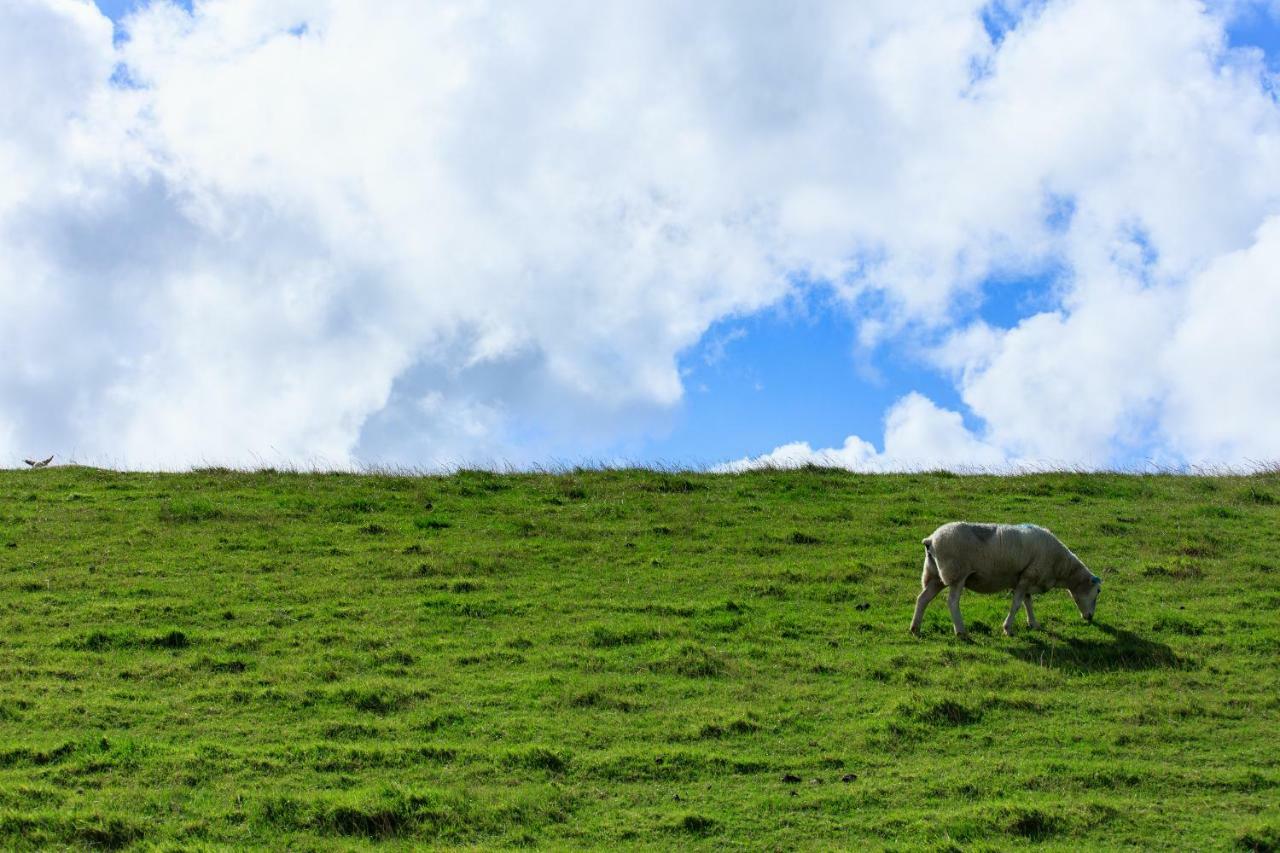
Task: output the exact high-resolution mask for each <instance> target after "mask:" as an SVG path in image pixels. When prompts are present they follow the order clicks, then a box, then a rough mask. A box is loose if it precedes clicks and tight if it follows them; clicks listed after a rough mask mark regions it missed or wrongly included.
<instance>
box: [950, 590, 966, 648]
mask: <svg viewBox="0 0 1280 853" xmlns="http://www.w3.org/2000/svg"><path fill="white" fill-rule="evenodd" d="M962 592H964V581H963V580H960V581H956V582H955V583H953V584H952V585H951V588H950V590H949V591H948V592H947V607H949V608H951V624H952V625H954V626H955V628H956V636H957V637H962V638H965V639H967V638H968V637H969V632H968V631H966V630H965V629H964V617H963V616H961V615H960V593H962Z"/></svg>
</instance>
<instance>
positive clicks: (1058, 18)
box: [0, 0, 1280, 466]
mask: <svg viewBox="0 0 1280 853" xmlns="http://www.w3.org/2000/svg"><path fill="white" fill-rule="evenodd" d="M981 6H982V4H981V3H980V2H978V0H947V2H942V3H931V4H927V5H925V4H902V3H898V2H896V0H895V2H889V0H884V2H872V3H861V4H857V5H856V7H855V6H853V5H850V4H847V3H838V2H833V3H818V2H814V3H807V4H803V5H802V6H800V7H789V6H785V5H778V4H760V5H753V6H750V7H743V6H741V5H740V4H736V3H699V4H692V5H691V4H684V3H674V2H672V3H664V2H655V3H647V4H639V5H637V4H622V3H619V4H611V3H594V2H593V3H561V4H555V7H554V13H548V11H547V9H546V8H545V7H538V6H533V5H512V6H505V7H496V8H491V7H488V6H485V5H483V4H479V5H478V4H473V3H466V2H457V3H449V2H445V3H437V4H431V5H429V6H424V5H423V4H421V3H417V2H409V0H386V2H381V3H378V4H372V5H371V4H368V3H364V2H359V0H307V1H306V2H303V0H288V2H281V0H235V1H234V2H232V0H204V2H197V3H196V5H195V14H194V15H188V14H187V13H186V12H184V11H183V10H181V9H180V8H179V7H177V6H176V5H173V4H170V3H165V2H155V3H152V4H151V5H150V6H149V7H147V8H146V9H144V10H142V11H140V12H139V13H138V14H136V15H135V16H134V17H133V18H132V19H131V20H130V21H129V22H128V23H127V25H126V30H127V31H128V36H129V38H128V40H127V41H124V42H123V43H122V44H121V45H119V46H114V45H113V43H112V30H111V25H110V24H109V22H107V21H106V20H105V19H104V18H102V17H101V16H100V15H99V14H98V13H97V12H96V10H95V9H94V7H93V6H92V5H91V4H90V3H88V2H85V1H84V0H11V2H8V3H5V4H3V6H0V74H2V75H3V76H4V79H6V80H7V81H10V85H8V86H7V87H6V89H5V91H4V92H3V93H0V359H2V361H0V363H3V364H4V367H3V368H0V409H2V410H3V412H4V414H5V418H6V421H7V422H8V423H9V424H10V428H9V429H10V435H11V438H10V439H9V443H10V446H11V447H14V448H17V447H22V448H24V449H27V448H29V451H28V452H35V451H37V450H40V449H41V448H45V447H49V448H52V449H56V450H60V451H61V452H62V453H63V454H67V453H69V452H71V451H72V450H75V451H76V452H77V453H78V454H79V455H80V457H81V458H88V459H98V460H104V461H111V462H116V463H118V464H133V465H148V466H152V465H179V466H180V465H185V464H189V463H191V462H198V461H225V462H246V461H254V460H255V459H260V458H266V457H270V456H271V455H272V454H278V455H279V456H281V457H284V458H286V459H290V460H295V461H306V460H311V459H322V460H324V461H327V462H329V463H331V464H343V463H347V462H350V461H352V460H354V459H359V458H368V459H371V460H385V461H412V462H420V463H427V464H430V463H431V462H456V461H459V460H462V459H467V458H475V457H477V456H482V457H486V458H494V459H503V460H510V461H514V462H521V461H532V460H535V459H538V458H546V457H547V456H553V455H558V456H567V455H591V454H593V453H595V452H597V451H598V449H602V448H603V449H607V448H610V447H613V446H616V444H617V442H618V441H619V439H620V437H626V436H629V435H634V434H635V433H636V432H637V431H640V432H643V430H644V429H645V428H646V425H647V424H649V423H652V422H653V420H654V418H656V417H658V416H660V415H661V413H662V412H663V411H665V410H667V409H669V408H670V407H671V406H672V405H673V404H675V403H676V402H677V401H678V400H680V398H681V396H682V394H683V390H684V389H683V387H682V383H681V378H680V375H679V373H678V370H677V363H676V362H677V355H678V354H679V353H680V352H681V351H683V350H684V349H686V348H687V347H689V346H691V345H692V344H693V343H695V342H696V341H698V340H699V338H700V337H701V336H702V335H703V333H704V332H705V331H706V330H707V329H708V328H709V326H710V325H711V324H712V323H714V322H715V321H716V320H718V319H722V318H724V317H726V316H732V315H741V314H747V313H750V312H752V311H755V310H757V309H759V308H761V307H763V306H765V305H767V304H770V303H772V302H774V301H776V300H778V299H779V298H781V297H782V296H784V295H785V294H786V293H787V291H788V290H789V289H790V287H791V285H790V284H789V281H790V280H791V279H790V278H789V276H791V275H792V274H795V273H802V274H806V275H808V276H810V277H813V278H819V279H827V280H830V281H831V282H832V283H833V286H834V287H835V288H836V289H837V291H838V292H840V293H842V294H844V295H845V296H847V297H848V298H850V299H853V300H856V299H857V298H858V296H859V295H860V294H863V293H866V292H868V291H874V292H876V293H878V294H880V295H882V296H883V297H884V299H883V300H880V302H879V304H882V305H883V307H882V308H880V309H877V310H875V311H873V312H869V313H867V314H866V315H865V316H864V317H863V318H862V319H863V321H864V327H863V331H864V334H863V339H864V341H865V342H866V343H868V344H869V345H873V344H875V343H876V342H879V341H884V340H888V339H891V338H892V337H893V336H895V335H901V334H904V333H905V334H912V335H924V336H925V337H928V338H931V339H936V338H938V337H939V336H944V337H945V335H946V334H948V333H949V332H953V331H958V330H960V329H962V328H964V327H965V326H966V324H965V323H964V322H963V321H962V318H963V317H964V316H965V315H963V314H958V313H957V310H956V305H957V299H959V298H962V297H963V296H964V295H965V294H970V293H972V291H973V290H974V289H975V288H977V287H978V286H979V285H980V283H981V282H982V280H983V279H984V278H985V277H986V276H988V275H989V274H990V273H991V272H992V271H1006V272H1007V271H1011V270H1012V271H1016V270H1020V269H1030V268H1034V267H1037V266H1040V265H1043V264H1045V263H1048V262H1052V263H1056V264H1060V265H1061V266H1063V267H1064V268H1066V269H1068V270H1069V271H1070V273H1071V276H1070V279H1069V284H1068V285H1067V287H1066V289H1065V290H1064V300H1063V303H1062V304H1061V306H1059V307H1058V309H1057V310H1055V311H1052V312H1048V313H1046V314H1044V315H1042V316H1039V317H1036V318H1032V319H1030V320H1028V321H1026V322H1025V323H1023V324H1021V325H1020V326H1019V327H1018V328H1016V329H1013V330H1008V331H1006V330H1000V329H993V328H987V329H985V330H979V331H974V332H970V333H968V334H967V336H966V337H964V338H963V339H962V338H960V337H955V338H952V343H951V344H950V345H949V346H947V347H944V348H943V349H942V350H940V351H939V352H940V354H939V355H938V356H937V358H938V359H939V362H940V363H941V364H943V365H944V366H945V367H946V368H948V369H952V370H954V371H955V376H956V377H957V382H958V384H959V385H960V388H961V391H962V394H963V398H964V400H965V403H966V405H968V406H969V407H970V408H971V410H972V413H973V414H974V415H975V416H976V417H977V418H979V419H981V420H982V421H983V424H984V426H983V428H982V430H981V433H982V437H981V438H977V437H975V436H974V435H973V434H971V433H970V432H969V431H967V430H966V429H965V428H964V425H963V422H962V421H961V419H960V416H959V415H958V414H957V413H954V412H946V411H944V410H941V409H938V408H937V407H936V406H933V404H932V403H929V401H927V400H925V399H924V398H922V397H919V396H918V395H910V396H908V397H906V398H904V399H903V400H902V401H900V402H899V404H897V406H895V408H894V409H892V410H891V412H890V413H889V416H888V419H887V423H886V436H885V451H884V454H879V455H877V454H875V452H874V451H873V450H871V449H870V445H866V444H865V442H861V441H860V440H855V441H854V443H853V444H852V445H850V444H846V445H845V447H844V448H839V449H835V450H832V451H828V452H832V453H837V454H840V458H841V459H848V460H852V461H854V462H859V463H860V462H863V461H866V460H868V459H880V458H881V457H882V456H885V455H888V454H891V453H892V454H898V455H905V456H910V457H911V458H918V459H926V458H927V459H933V460H937V461H939V462H940V463H942V464H948V465H953V464H954V465H958V464H964V460H965V459H970V460H972V461H973V462H974V464H978V465H986V464H995V463H994V462H989V461H987V460H1006V459H1013V458H1025V457H1028V456H1045V455H1047V456H1053V457H1055V458H1061V459H1063V460H1064V461H1086V462H1098V461H1103V462H1105V461H1106V460H1107V459H1109V458H1111V457H1113V456H1114V455H1115V454H1116V453H1117V452H1118V451H1117V448H1124V447H1130V446H1135V445H1140V444H1142V443H1143V442H1144V441H1146V440H1148V438H1149V437H1150V435H1158V436H1159V439H1158V440H1159V441H1160V442H1162V444H1161V447H1163V448H1164V449H1167V450H1168V451H1169V452H1170V453H1174V454H1182V455H1188V456H1198V455H1205V454H1226V455H1233V454H1241V453H1258V454H1276V453H1280V446H1277V445H1275V444H1273V443H1272V440H1271V439H1258V438H1255V437H1254V436H1255V434H1256V432H1257V430H1256V429H1255V428H1254V427H1253V426H1252V425H1251V424H1246V423H1245V422H1244V421H1243V420H1241V421H1239V422H1235V421H1233V420H1232V419H1224V418H1221V417H1218V416H1217V412H1216V411H1215V407H1220V406H1222V405H1226V404H1231V405H1234V404H1235V403H1234V402H1233V401H1237V400H1241V399H1243V393H1242V392H1240V391H1239V390H1231V389H1235V386H1234V385H1233V384H1232V383H1230V382H1225V381H1224V380H1223V379H1222V374H1223V373H1224V372H1228V371H1229V370H1230V359H1229V358H1228V357H1226V356H1222V355H1215V353H1217V352H1221V351H1222V350H1214V349H1213V346H1214V344H1213V343H1212V342H1213V341H1214V336H1215V335H1218V334H1223V335H1227V336H1230V335H1231V331H1230V329H1231V325H1232V322H1231V317H1232V316H1233V314H1232V306H1235V307H1237V308H1239V307H1244V306H1248V307H1250V308H1251V309H1256V310H1261V309H1262V308H1265V307H1268V306H1269V305H1270V302H1269V299H1270V297H1269V296H1267V294H1271V293H1274V290H1273V288H1274V278H1273V277H1271V276H1270V274H1269V273H1268V272H1267V269H1268V266H1267V265H1266V264H1265V263H1264V260H1265V258H1266V257H1268V256H1270V253H1271V252H1272V251H1273V250H1272V249H1271V248H1269V247H1270V246H1271V241H1272V239H1273V238H1271V237H1269V236H1267V234H1266V233H1260V234H1259V236H1258V238H1257V239H1258V243H1257V245H1256V246H1253V241H1254V235H1255V232H1256V231H1257V229H1258V228H1259V226H1260V225H1261V223H1263V222H1264V221H1265V220H1266V219H1267V217H1268V216H1271V215H1273V214H1275V213H1277V211H1280V189H1277V188H1280V114H1278V111H1277V107H1276V103H1275V101H1274V100H1273V99H1272V97H1271V96H1270V95H1269V94H1268V93H1267V91H1266V90H1265V88H1264V85H1263V79H1264V75H1265V69H1264V68H1263V67H1262V65H1261V59H1260V58H1259V57H1258V56H1257V55H1256V53H1246V52H1226V51H1224V46H1223V41H1222V20H1221V16H1220V15H1219V16H1215V15H1213V14H1208V13H1206V12H1205V11H1204V9H1203V8H1202V7H1201V6H1200V5H1199V4H1198V3H1195V2H1191V0H1185V2H1169V1H1168V0H1133V2H1129V3H1123V4H1116V3H1111V2H1104V0H1062V2H1051V3H1047V4H1043V5H1041V4H1034V3H1033V4H1005V6H1006V7H1007V8H1009V9H1012V10H1013V12H1014V13H1015V14H1018V15H1021V16H1023V20H1022V21H1021V22H1019V24H1018V26H1017V27H1016V28H1015V29H1014V30H1013V31H1011V32H1009V33H1007V34H1006V35H1005V37H1004V38H1003V40H1002V41H1001V43H1000V46H999V48H998V49H997V48H996V47H995V46H993V45H992V44H991V43H990V41H989V39H988V37H987V34H986V32H985V31H984V29H983V25H982V21H981V17H980V15H979V14H978V13H979V10H980V9H981ZM121 63H123V66H121V65H120V64H121ZM121 67H123V69H124V71H121V70H120V69H121ZM113 73H115V80H116V82H114V83H113V82H112V81H111V78H112V75H113ZM125 80H127V81H131V83H130V84H129V85H125V84H124V83H123V82H122V81H125ZM1051 198H1057V199H1059V200H1061V199H1069V200H1070V204H1071V206H1072V209H1073V210H1074V215H1073V216H1071V217H1070V220H1069V222H1067V221H1063V222H1059V223H1056V224H1053V223H1047V222H1046V211H1047V209H1048V208H1047V205H1049V204H1050V199H1051ZM1251 246H1253V248H1250V247H1251ZM1241 253H1243V254H1241ZM1233 259H1234V260H1233ZM1222 269H1230V270H1233V271H1234V272H1233V273H1232V274H1233V275H1235V274H1238V275H1239V276H1247V277H1248V280H1247V281H1246V280H1245V279H1231V282H1237V281H1238V282H1239V284H1225V283H1223V282H1224V280H1223V276H1226V275H1227V273H1212V271H1213V270H1222ZM1206 282H1207V283H1206ZM1205 288H1210V289H1211V290H1212V291H1213V293H1215V294H1223V295H1224V296H1223V300H1222V302H1220V303H1216V302H1214V298H1213V297H1210V296H1204V295H1203V291H1204V289H1205ZM922 329H923V330H925V331H923V332H922V331H921V330H922ZM1162 336H1164V337H1168V338H1169V341H1171V342H1166V341H1164V340H1163V339H1162ZM1244 339H1245V340H1247V341H1248V342H1249V347H1250V357H1251V358H1257V359H1267V358H1269V357H1270V358H1271V359H1272V361H1270V362H1267V363H1266V364H1267V367H1269V366H1270V365H1271V364H1274V355H1273V354H1272V351H1271V350H1269V349H1268V348H1267V346H1268V345H1267V343H1266V341H1265V340H1264V339H1263V338H1262V337H1261V336H1258V335H1255V334H1254V333H1253V331H1252V327H1249V328H1247V329H1246V330H1245V338H1244ZM962 340H963V342H964V343H963V345H962V343H961V342H962ZM1157 353H1160V355H1158V356H1157ZM1148 360H1150V361H1151V362H1152V363H1153V364H1156V363H1159V364H1160V365H1163V366H1161V367H1152V368H1146V367H1143V368H1142V369H1139V370H1134V369H1133V366H1134V365H1135V364H1145V363H1146V361H1148ZM1215 371H1216V372H1215ZM1171 376H1173V377H1180V378H1178V379H1177V381H1175V379H1173V378H1171ZM1199 382H1211V383H1213V384H1214V390H1213V393H1205V389H1203V388H1202V387H1201V386H1199V385H1197V384H1196V383H1199ZM1228 390H1230V395H1229V398H1228ZM1241 405H1244V406H1247V408H1246V409H1242V410H1241V411H1247V412H1248V413H1249V415H1250V416H1251V417H1258V418H1263V419H1265V418H1266V417H1268V416H1274V415H1275V414H1277V413H1278V412H1277V411H1276V409H1275V408H1273V407H1275V406H1277V405H1280V404H1275V403H1272V402H1270V400H1269V399H1267V398H1265V397H1264V396H1263V395H1259V396H1258V399H1253V400H1245V401H1244V402H1243V403H1241ZM1161 417H1167V422H1161V421H1160V420H1159V419H1160V418H1161ZM1153 419H1154V420H1153ZM780 450H781V449H780ZM796 452H799V453H811V452H812V451H810V450H809V449H808V447H807V445H798V446H797V450H796Z"/></svg>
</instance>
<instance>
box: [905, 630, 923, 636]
mask: <svg viewBox="0 0 1280 853" xmlns="http://www.w3.org/2000/svg"><path fill="white" fill-rule="evenodd" d="M907 631H908V632H909V633H910V634H911V636H913V637H919V636H920V629H919V628H908V629H907Z"/></svg>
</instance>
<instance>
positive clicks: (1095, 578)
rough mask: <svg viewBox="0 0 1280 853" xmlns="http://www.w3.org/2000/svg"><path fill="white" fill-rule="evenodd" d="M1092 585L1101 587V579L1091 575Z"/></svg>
mask: <svg viewBox="0 0 1280 853" xmlns="http://www.w3.org/2000/svg"><path fill="white" fill-rule="evenodd" d="M1093 585H1094V586H1102V578H1100V577H1098V576H1097V575H1093Z"/></svg>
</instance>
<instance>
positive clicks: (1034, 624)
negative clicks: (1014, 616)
mask: <svg viewBox="0 0 1280 853" xmlns="http://www.w3.org/2000/svg"><path fill="white" fill-rule="evenodd" d="M1027 628H1029V629H1030V630H1032V631H1039V630H1040V623H1039V622H1032V623H1031V624H1030V625H1028V626H1027Z"/></svg>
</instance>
